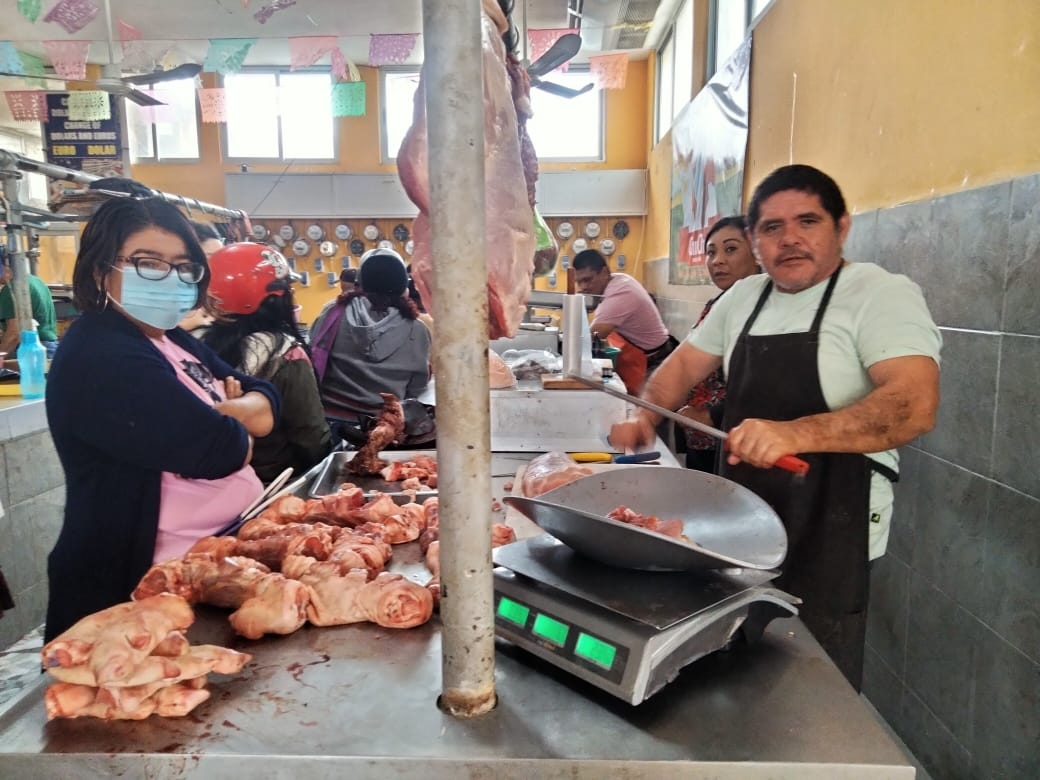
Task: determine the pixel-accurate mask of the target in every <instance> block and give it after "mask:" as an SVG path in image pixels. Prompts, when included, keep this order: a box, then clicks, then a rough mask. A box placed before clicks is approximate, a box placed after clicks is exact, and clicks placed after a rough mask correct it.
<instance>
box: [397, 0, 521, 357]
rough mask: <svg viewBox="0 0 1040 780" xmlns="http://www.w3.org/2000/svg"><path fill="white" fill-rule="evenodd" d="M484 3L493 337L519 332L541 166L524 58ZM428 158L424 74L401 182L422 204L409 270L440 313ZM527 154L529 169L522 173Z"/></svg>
mask: <svg viewBox="0 0 1040 780" xmlns="http://www.w3.org/2000/svg"><path fill="white" fill-rule="evenodd" d="M483 9H484V13H483V15H482V19H481V47H482V51H483V72H484V79H483V82H484V182H485V187H486V194H485V198H484V202H485V219H486V236H485V249H486V251H485V255H486V257H487V268H488V281H487V291H488V337H489V338H492V339H496V338H500V337H502V336H510V337H512V336H514V335H516V331H517V328H518V327H519V325H520V321H521V320H522V318H523V314H524V309H525V306H526V304H527V298H528V295H529V294H530V290H531V278H532V274H533V272H534V251H535V236H534V210H533V191H534V185H533V180H534V179H535V178H537V167H536V161H535V157H534V153H533V148H532V147H531V145H530V139H529V138H526V135H527V134H526V130H525V129H524V128H523V126H522V123H521V122H520V121H518V114H522V115H523V116H524V117H525V118H526V116H527V115H529V113H530V103H529V95H530V90H529V84H528V83H527V81H526V74H525V73H524V71H523V69H522V68H520V67H519V63H513V64H512V67H510V64H511V63H510V62H509V61H508V57H507V53H506V50H505V46H504V45H503V43H502V37H501V35H502V33H503V32H505V30H506V28H507V26H508V23H507V21H506V19H505V16H504V15H503V14H502V11H501V10H500V9H499V7H498V3H497V2H494V1H493V0H484V2H483ZM510 56H511V55H510ZM513 59H515V58H513ZM510 76H512V77H513V79H514V81H511V79H510ZM514 98H515V102H514ZM525 139H526V140H525ZM428 160H429V150H428V148H427V126H426V83H425V75H423V76H420V79H419V88H418V89H417V90H416V92H415V108H414V114H413V119H412V126H411V128H410V129H409V131H408V133H407V135H406V136H405V139H404V142H403V143H402V144H401V149H400V151H399V152H398V154H397V168H398V171H399V174H400V177H401V184H402V185H404V189H405V191H406V192H407V193H408V197H409V198H410V199H411V200H412V202H413V203H414V204H415V205H416V206H417V207H418V209H419V215H418V216H417V217H416V219H415V223H414V228H413V231H412V233H413V239H414V241H415V252H414V254H413V255H412V278H413V279H414V280H415V284H416V287H417V288H418V290H419V294H420V295H421V296H422V299H423V300H424V301H427V302H428V305H429V307H430V308H431V311H432V312H433V315H434V319H437V317H438V316H439V314H438V305H439V304H438V301H437V300H436V298H435V296H434V295H433V290H432V277H433V258H432V253H431V246H430V220H429V213H430V181H429V169H428ZM525 161H526V162H527V171H530V173H529V174H528V173H525ZM454 259H455V258H451V260H454Z"/></svg>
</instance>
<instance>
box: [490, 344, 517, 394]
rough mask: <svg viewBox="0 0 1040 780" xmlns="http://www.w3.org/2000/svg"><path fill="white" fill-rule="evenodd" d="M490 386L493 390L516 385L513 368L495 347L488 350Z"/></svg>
mask: <svg viewBox="0 0 1040 780" xmlns="http://www.w3.org/2000/svg"><path fill="white" fill-rule="evenodd" d="M488 386H489V387H490V388H491V389H492V390H502V389H505V388H509V387H516V377H515V376H513V369H511V368H510V367H509V366H507V365H506V362H505V361H504V360H502V357H501V356H500V355H499V354H498V353H497V352H495V350H493V349H489V350H488Z"/></svg>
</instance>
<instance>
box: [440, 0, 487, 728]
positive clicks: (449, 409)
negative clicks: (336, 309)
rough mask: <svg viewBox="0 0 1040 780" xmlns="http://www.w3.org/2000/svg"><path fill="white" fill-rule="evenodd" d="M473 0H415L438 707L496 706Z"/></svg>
mask: <svg viewBox="0 0 1040 780" xmlns="http://www.w3.org/2000/svg"><path fill="white" fill-rule="evenodd" d="M480 15H481V3H480V0H423V47H424V50H425V51H424V68H425V71H424V73H425V75H424V79H425V85H426V117H427V124H428V143H429V155H428V158H429V174H430V226H431V233H432V251H433V294H434V298H435V300H436V301H437V303H436V312H435V314H436V316H437V349H436V350H435V354H434V372H435V374H436V377H437V459H438V461H439V467H438V474H439V477H438V480H439V481H438V492H439V493H440V500H441V509H440V516H441V525H440V528H441V530H440V538H441V588H442V591H441V592H442V594H443V597H442V600H441V623H442V624H443V627H444V628H443V632H442V634H441V637H442V640H441V641H442V648H441V651H442V663H441V668H442V674H443V680H442V692H441V698H440V705H441V707H442V708H443V709H444V710H446V711H447V712H449V713H451V714H452V715H455V716H457V717H473V716H476V715H481V714H483V713H485V712H488V711H489V710H490V709H492V708H493V707H494V706H495V626H494V614H493V608H492V607H493V600H494V597H493V593H492V587H493V586H492V578H491V468H490V464H491V430H490V424H489V417H490V412H489V394H488V360H487V353H488V335H487V334H488V314H487V263H486V260H485V254H484V245H485V235H486V234H485V230H484V97H483V94H484V93H483V71H482V52H481V43H480V36H481V30H480V27H481V22H480Z"/></svg>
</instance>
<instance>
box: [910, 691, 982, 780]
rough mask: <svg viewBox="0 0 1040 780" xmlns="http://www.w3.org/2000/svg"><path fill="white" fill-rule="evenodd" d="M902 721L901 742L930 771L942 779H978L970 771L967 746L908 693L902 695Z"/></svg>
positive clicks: (925, 706)
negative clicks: (903, 725) (903, 726)
mask: <svg viewBox="0 0 1040 780" xmlns="http://www.w3.org/2000/svg"><path fill="white" fill-rule="evenodd" d="M902 720H903V722H904V723H905V728H906V737H904V741H905V742H906V744H907V747H909V748H910V750H912V751H913V753H914V756H916V757H917V760H918V761H920V762H921V764H923V765H924V768H925V769H927V770H928V773H929V774H931V775H932V776H934V777H936V778H942V780H979V779H978V778H977V777H976V776H975V775H973V774H972V771H971V754H970V753H969V752H968V750H967V748H965V747H964V745H962V744H961V743H960V742H959V741H958V740H957V738H956V737H955V736H954V735H953V734H951V733H950V730H949V729H947V728H946V726H944V725H943V722H942V721H941V720H940V719H939V718H938V717H936V714H935V713H934V712H933V711H932V710H931V709H930V708H929V707H928V706H927V705H925V703H924V702H922V701H921V699H919V698H918V697H916V696H914V695H913V694H910V693H908V694H907V695H906V696H904V697H903V713H902ZM900 736H902V735H900Z"/></svg>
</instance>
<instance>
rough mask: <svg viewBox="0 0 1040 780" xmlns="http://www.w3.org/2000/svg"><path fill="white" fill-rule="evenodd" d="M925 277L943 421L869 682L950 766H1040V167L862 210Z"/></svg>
mask: <svg viewBox="0 0 1040 780" xmlns="http://www.w3.org/2000/svg"><path fill="white" fill-rule="evenodd" d="M845 255H846V257H848V258H849V259H851V260H860V261H871V262H876V263H878V264H879V265H881V266H883V267H885V268H887V269H889V270H891V271H896V272H900V273H905V274H907V275H908V276H910V277H911V278H912V279H914V281H916V282H917V283H918V284H920V285H921V287H922V288H923V290H924V294H925V297H926V299H927V301H928V304H929V307H930V308H931V311H932V314H933V316H934V317H935V320H936V322H937V323H938V324H939V326H940V328H941V329H942V336H943V341H944V346H943V365H942V379H941V387H942V402H941V405H940V409H939V415H938V421H937V424H936V427H935V429H934V430H933V431H932V432H930V433H928V434H927V435H925V436H923V437H921V439H919V440H918V441H915V442H914V443H913V444H912V446H908V447H904V448H903V451H902V459H903V464H902V475H903V477H902V480H901V481H900V482H899V484H898V485H897V486H896V488H897V492H896V509H895V517H894V521H893V531H892V539H891V543H890V545H889V552H888V555H886V556H885V557H884V558H882V559H881V560H880V561H879V562H878V564H877V566H876V567H875V569H874V574H873V581H872V588H873V592H872V597H871V602H870V624H869V630H868V636H867V660H866V671H865V681H864V692H865V694H866V695H867V696H868V698H870V700H871V701H872V702H873V703H874V705H875V706H876V707H877V708H878V710H879V711H880V712H881V714H882V715H883V716H884V717H885V719H886V720H887V721H888V722H889V724H891V726H892V727H893V728H894V729H895V730H896V732H897V733H898V734H899V735H900V736H901V737H902V738H903V740H904V741H905V742H906V743H907V745H908V746H909V747H910V749H911V750H913V751H914V753H915V755H916V756H917V757H918V759H920V760H921V761H922V763H923V764H924V765H925V767H926V768H927V769H928V770H929V771H930V772H931V773H932V774H933V775H934V776H935V777H937V778H938V777H942V778H950V779H951V780H957V779H959V778H973V779H977V780H990V778H1001V780H1013V779H1017V778H1021V779H1022V780H1026V779H1027V778H1028V779H1029V780H1035V778H1037V777H1040V458H1038V456H1040V403H1038V397H1040V175H1034V176H1029V177H1025V178H1021V179H1016V180H1014V181H1010V182H1005V183H1002V184H997V185H993V186H987V187H982V188H978V189H973V190H965V191H963V192H960V193H957V194H954V195H948V196H943V197H939V198H935V199H932V200H928V201H921V202H916V203H910V204H907V205H903V206H897V207H894V208H887V209H882V210H880V211H876V212H869V213H866V214H860V215H856V216H855V217H853V229H852V233H851V235H850V237H849V240H848V242H847V243H846V246H845Z"/></svg>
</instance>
